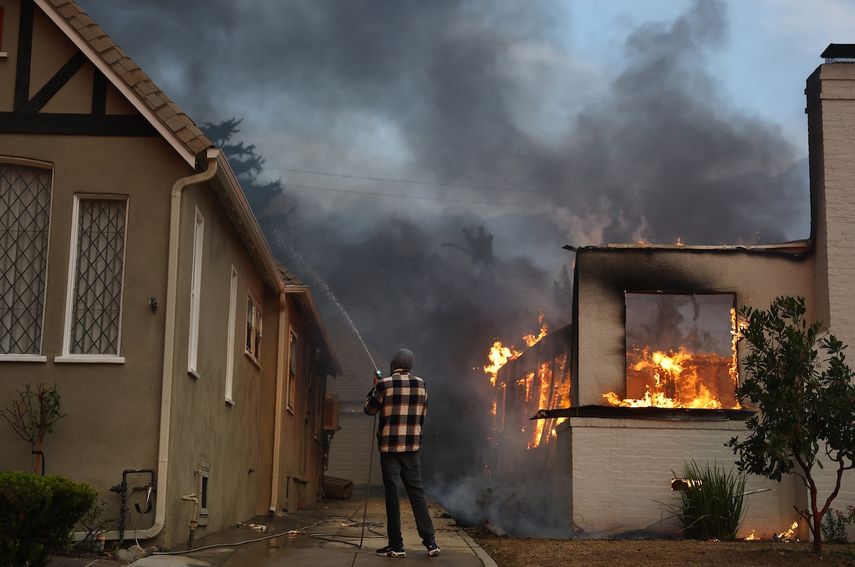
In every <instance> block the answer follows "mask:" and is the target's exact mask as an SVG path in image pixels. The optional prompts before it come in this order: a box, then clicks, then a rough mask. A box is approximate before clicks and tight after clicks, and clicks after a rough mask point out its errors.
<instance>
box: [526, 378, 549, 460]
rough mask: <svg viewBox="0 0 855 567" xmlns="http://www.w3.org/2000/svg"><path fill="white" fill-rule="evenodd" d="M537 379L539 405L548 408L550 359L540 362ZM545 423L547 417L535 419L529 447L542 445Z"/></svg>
mask: <svg viewBox="0 0 855 567" xmlns="http://www.w3.org/2000/svg"><path fill="white" fill-rule="evenodd" d="M537 381H538V384H539V386H540V392H539V397H538V401H537V407H538V408H547V407H549V394H550V392H549V390H550V389H551V387H552V369H551V368H550V364H549V362H548V361H544V362H541V363H540V367H539V368H538V369H537ZM545 423H546V420H545V419H536V420H535V421H534V431H533V432H532V435H531V439H529V440H528V448H529V449H533V448H534V447H538V446H540V441H541V438H542V437H543V426H544V425H545Z"/></svg>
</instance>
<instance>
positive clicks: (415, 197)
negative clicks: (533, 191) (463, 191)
mask: <svg viewBox="0 0 855 567" xmlns="http://www.w3.org/2000/svg"><path fill="white" fill-rule="evenodd" d="M282 186H283V187H285V188H286V189H300V190H307V191H327V192H331V193H349V194H355V195H371V196H374V197H395V198H398V199H411V200H415V201H441V202H446V203H460V204H466V205H491V206H500V207H523V206H526V205H529V204H530V203H507V202H496V201H474V200H469V199H454V198H451V197H423V196H420V195H402V194H401V193H384V192H382V191H362V190H359V189H336V188H333V187H318V186H316V185H302V184H298V183H283V184H282Z"/></svg>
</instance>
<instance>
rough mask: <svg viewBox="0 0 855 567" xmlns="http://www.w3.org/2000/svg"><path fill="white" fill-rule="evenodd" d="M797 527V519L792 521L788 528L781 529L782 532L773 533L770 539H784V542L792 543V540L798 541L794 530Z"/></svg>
mask: <svg viewBox="0 0 855 567" xmlns="http://www.w3.org/2000/svg"><path fill="white" fill-rule="evenodd" d="M797 529H799V522H798V521H794V522H793V523H792V524H791V525H790V528H789V529H788V530H786V531H783V532H781V533H779V534H775V536H774V537H773V538H772V539H774V540H777V541H784V542H787V543H792V542H794V541H799V538H798V536H797V535H796V530H797Z"/></svg>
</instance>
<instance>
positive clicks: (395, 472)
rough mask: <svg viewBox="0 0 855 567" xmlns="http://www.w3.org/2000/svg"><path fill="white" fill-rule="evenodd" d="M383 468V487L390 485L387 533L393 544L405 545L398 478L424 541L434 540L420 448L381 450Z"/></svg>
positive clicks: (426, 542)
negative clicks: (402, 535)
mask: <svg viewBox="0 0 855 567" xmlns="http://www.w3.org/2000/svg"><path fill="white" fill-rule="evenodd" d="M380 470H382V471H383V487H384V488H385V489H386V535H387V536H388V537H389V545H391V546H396V547H397V546H403V545H404V540H403V538H402V537H401V505H400V502H399V501H398V482H397V481H398V479H401V481H402V482H403V484H404V488H405V489H406V490H407V496H409V498H410V505H411V506H412V507H413V516H415V519H416V528H417V529H418V530H419V536H421V538H422V543H423V544H424V545H427V544H428V543H431V542H432V541H433V540H434V535H433V522H431V520H430V514H429V513H428V507H427V500H426V499H425V491H424V488H423V487H422V473H421V463H420V462H419V453H418V451H413V452H409V453H380Z"/></svg>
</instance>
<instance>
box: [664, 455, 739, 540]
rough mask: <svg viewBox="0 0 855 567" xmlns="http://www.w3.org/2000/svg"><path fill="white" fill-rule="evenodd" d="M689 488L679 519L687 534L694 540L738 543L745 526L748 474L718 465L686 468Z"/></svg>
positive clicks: (683, 499)
mask: <svg viewBox="0 0 855 567" xmlns="http://www.w3.org/2000/svg"><path fill="white" fill-rule="evenodd" d="M683 476H684V478H686V480H687V482H686V486H685V488H684V489H683V490H682V492H681V493H680V497H681V501H680V507H679V509H678V510H677V514H676V515H677V519H679V520H680V522H681V523H682V525H683V534H684V535H685V536H686V537H690V538H694V539H720V540H735V539H736V532H737V530H739V525H740V524H741V523H742V514H743V512H744V507H743V500H742V499H743V493H744V492H745V475H744V474H740V473H739V472H737V471H735V470H734V469H729V470H727V471H725V470H724V469H723V468H722V467H719V466H717V465H709V464H707V465H704V466H700V465H698V464H697V463H695V461H694V460H692V461H690V462H688V463H686V464H685V465H684V466H683Z"/></svg>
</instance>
